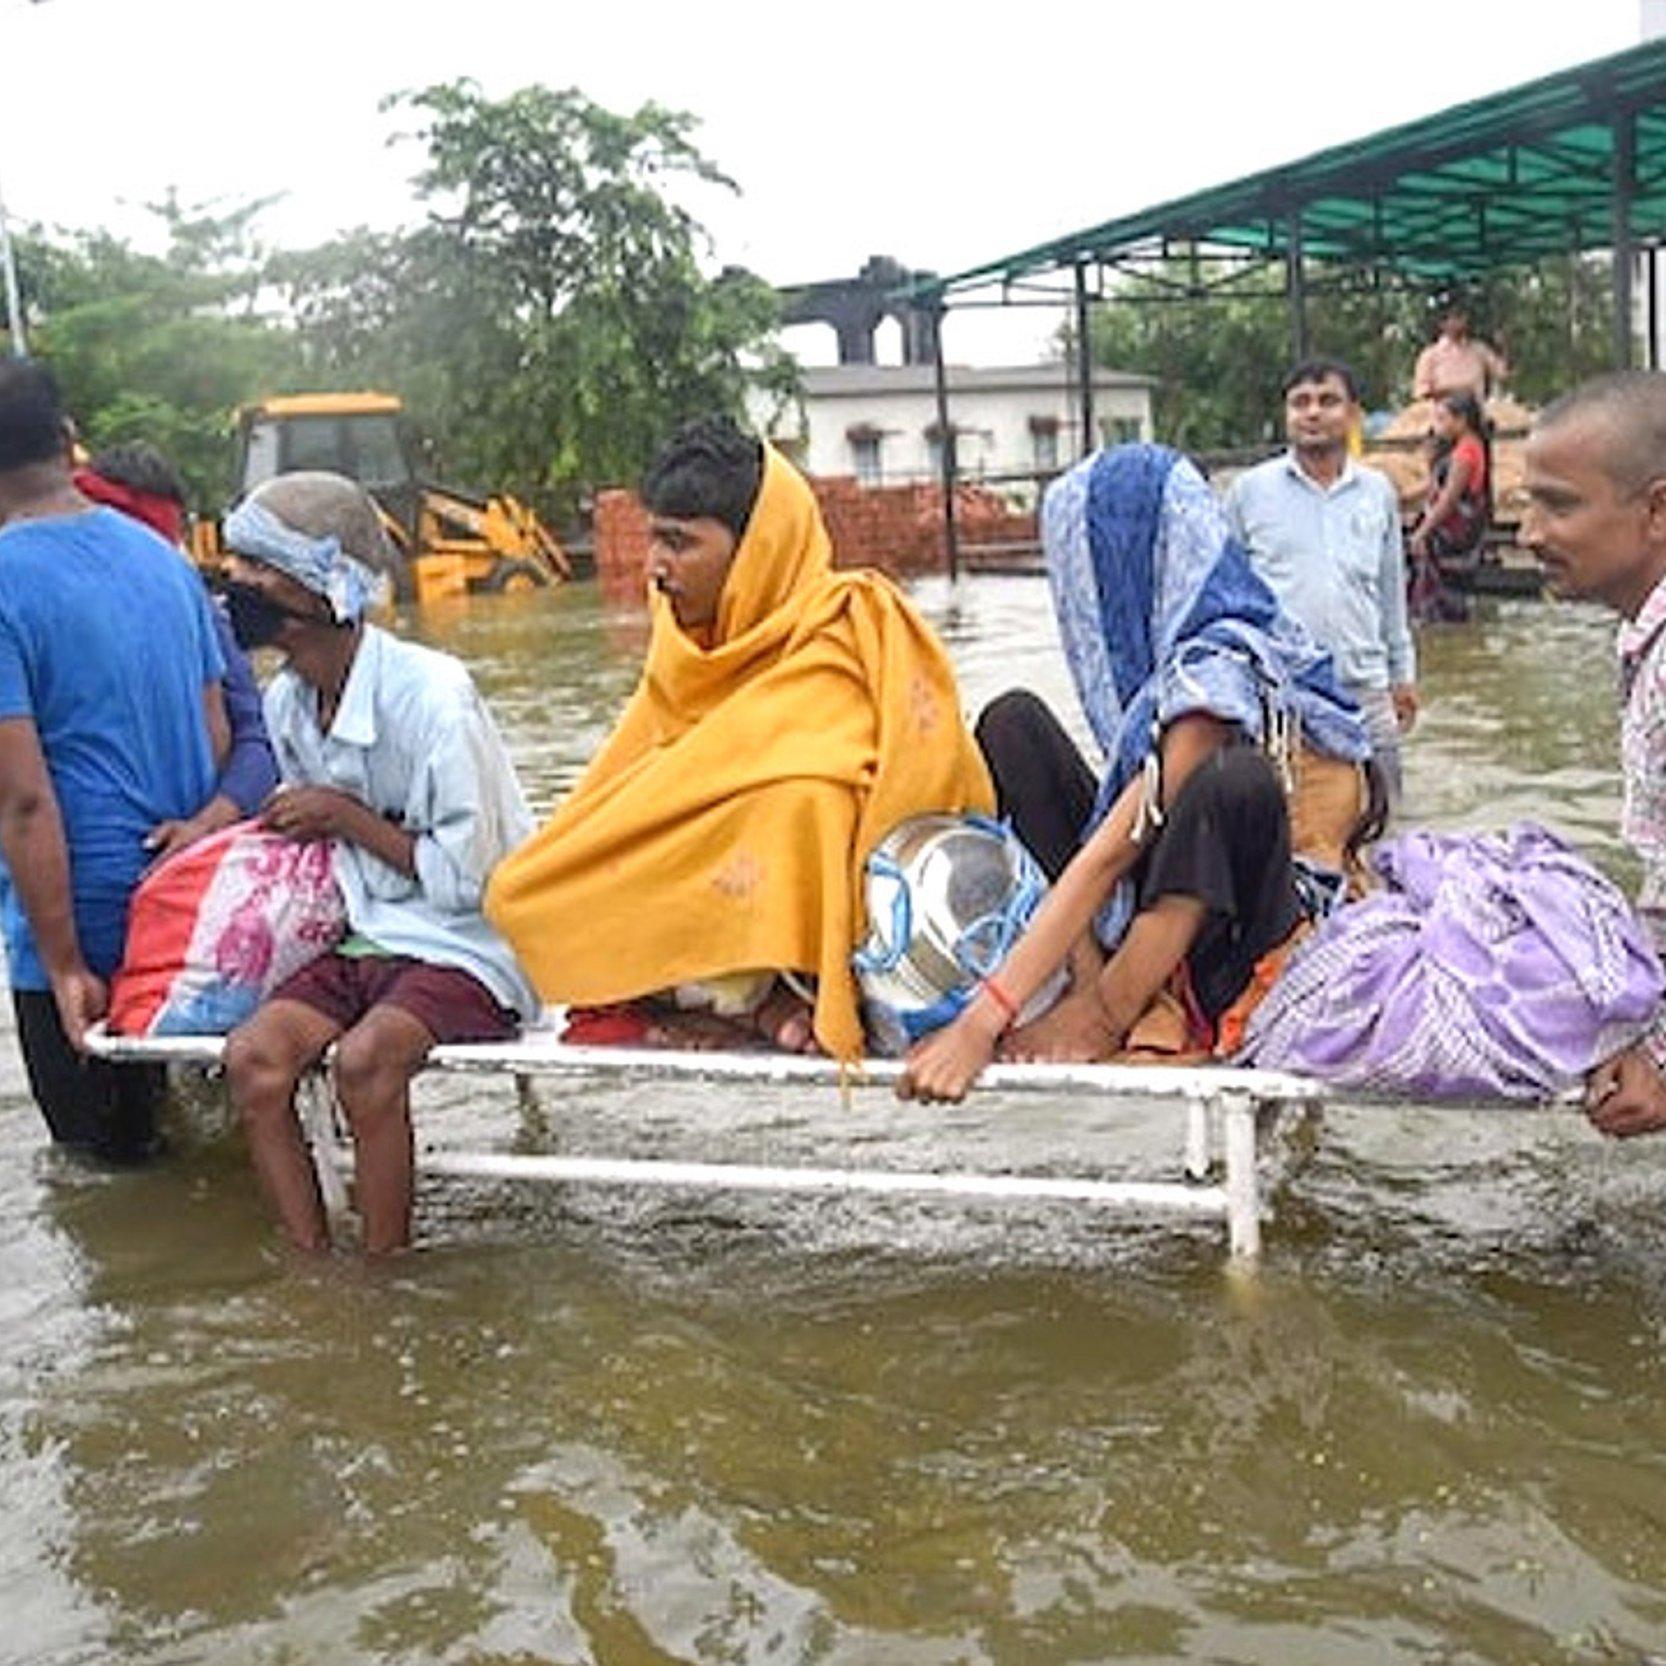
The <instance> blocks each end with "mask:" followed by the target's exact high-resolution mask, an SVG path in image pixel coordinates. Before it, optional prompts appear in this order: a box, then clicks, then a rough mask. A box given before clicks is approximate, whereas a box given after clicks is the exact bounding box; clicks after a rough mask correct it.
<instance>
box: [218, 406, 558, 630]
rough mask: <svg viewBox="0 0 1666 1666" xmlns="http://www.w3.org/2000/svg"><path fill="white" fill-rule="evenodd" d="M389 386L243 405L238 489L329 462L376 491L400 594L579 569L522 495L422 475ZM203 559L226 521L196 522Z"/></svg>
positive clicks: (474, 589) (521, 585)
mask: <svg viewBox="0 0 1666 1666" xmlns="http://www.w3.org/2000/svg"><path fill="white" fill-rule="evenodd" d="M403 409H404V406H403V403H402V402H401V400H400V399H399V397H398V396H397V395H396V394H391V393H302V394H289V395H285V396H284V397H282V398H277V399H263V400H261V401H260V402H259V403H258V404H255V405H247V406H245V407H244V408H243V411H242V412H241V415H240V422H239V429H240V441H241V444H240V448H239V460H238V471H237V495H238V497H242V496H243V495H244V494H245V493H246V492H249V491H252V490H253V489H254V488H255V487H256V486H258V485H260V484H261V482H262V481H266V480H270V479H271V478H272V476H273V475H275V474H294V473H296V472H298V471H299V470H301V469H329V470H331V471H332V472H334V473H336V474H345V475H347V476H348V477H349V478H350V479H353V480H357V481H358V482H359V484H360V485H361V486H363V487H364V488H365V490H366V491H368V492H369V493H370V494H371V496H372V497H374V498H375V499H376V502H377V504H378V505H379V506H380V508H381V511H382V520H383V523H384V525H385V526H386V527H387V530H388V535H389V537H390V539H391V541H392V543H393V545H394V548H395V550H396V551H397V552H398V555H399V563H398V565H397V567H396V569H395V571H394V573H393V580H394V590H395V594H396V595H397V596H398V597H399V598H400V599H402V600H415V601H418V602H428V601H434V600H436V599H438V598H440V597H443V596H461V595H467V594H470V593H476V594H477V593H480V592H486V591H503V590H522V589H531V588H533V587H535V586H538V585H544V584H555V583H559V582H560V581H561V580H562V579H566V578H571V577H572V565H571V563H570V562H569V561H568V559H567V555H566V552H565V551H564V550H563V549H562V548H561V545H560V544H559V543H558V542H557V541H556V539H555V536H554V534H553V533H551V532H550V530H549V529H548V527H546V526H545V525H544V523H543V522H542V521H541V520H539V518H538V517H537V515H536V514H534V513H533V511H532V510H531V509H529V508H528V507H527V506H526V505H525V504H524V503H521V502H520V501H518V500H517V499H515V498H512V497H507V496H499V497H478V496H475V495H474V494H473V493H469V492H461V491H458V490H456V489H455V488H454V487H450V486H436V485H432V484H430V483H429V482H427V481H424V480H422V479H420V478H419V477H418V475H417V472H416V470H415V468H414V467H413V466H412V462H411V456H410V451H409V448H408V446H407V445H406V440H405V433H404V429H403V426H402V424H401V422H400V414H401V412H402V411H403ZM192 547H193V550H194V552H195V554H196V556H197V559H198V561H199V562H201V563H203V564H204V565H209V566H212V565H216V564H217V563H218V561H219V559H220V556H221V553H222V550H221V544H220V529H219V527H218V526H216V525H213V524H211V523H206V522H205V523H199V524H198V526H197V528H196V531H195V534H194V538H193V546H192Z"/></svg>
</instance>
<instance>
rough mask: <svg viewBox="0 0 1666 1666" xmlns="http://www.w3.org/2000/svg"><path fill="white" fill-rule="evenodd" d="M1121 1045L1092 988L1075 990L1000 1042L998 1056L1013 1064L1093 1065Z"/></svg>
mask: <svg viewBox="0 0 1666 1666" xmlns="http://www.w3.org/2000/svg"><path fill="white" fill-rule="evenodd" d="M1121 1045H1122V1037H1121V1036H1119V1035H1118V1034H1117V1033H1116V1031H1115V1030H1113V1029H1112V1028H1111V1025H1110V1022H1109V1020H1108V1019H1107V1018H1106V1016H1105V1009H1104V1007H1103V1006H1101V1005H1100V1003H1099V997H1098V995H1097V994H1095V993H1094V991H1093V990H1092V989H1091V988H1089V989H1086V990H1072V991H1071V992H1070V993H1069V994H1068V995H1066V996H1065V997H1064V999H1063V1000H1061V1001H1059V1002H1058V1003H1057V1004H1056V1005H1054V1006H1052V1007H1050V1008H1049V1009H1048V1010H1047V1011H1046V1012H1044V1013H1043V1014H1042V1015H1041V1016H1040V1017H1039V1018H1038V1019H1036V1020H1035V1021H1034V1023H1030V1024H1023V1025H1020V1026H1019V1028H1018V1029H1016V1030H1013V1031H1011V1032H1010V1033H1009V1034H1008V1035H1007V1036H1006V1038H1005V1039H1004V1040H1003V1041H1002V1042H1001V1045H1000V1047H999V1048H998V1049H997V1053H996V1056H997V1057H998V1058H1002V1059H1006V1060H1008V1061H1009V1062H1011V1063H1020V1064H1036V1063H1040V1062H1043V1061H1045V1062H1047V1063H1050V1064H1093V1063H1096V1062H1098V1061H1099V1060H1102V1059H1108V1058H1109V1057H1110V1056H1111V1055H1112V1054H1113V1053H1114V1052H1115V1051H1116V1050H1117V1048H1118V1047H1120V1046H1121Z"/></svg>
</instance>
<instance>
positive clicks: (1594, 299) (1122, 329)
mask: <svg viewBox="0 0 1666 1666" xmlns="http://www.w3.org/2000/svg"><path fill="white" fill-rule="evenodd" d="M1224 272H1225V268H1224V267H1223V266H1222V265H1221V264H1220V263H1219V262H1209V261H1201V262H1199V263H1198V264H1197V265H1196V266H1194V265H1193V263H1192V262H1191V261H1190V260H1188V259H1186V258H1184V257H1175V258H1173V259H1171V260H1169V261H1167V262H1165V263H1164V266H1163V267H1162V269H1161V271H1160V274H1159V275H1160V277H1161V279H1162V281H1163V286H1164V287H1163V288H1161V289H1160V290H1159V289H1153V288H1152V286H1149V285H1145V284H1141V283H1137V282H1135V281H1131V280H1130V281H1126V282H1125V283H1124V285H1123V286H1122V287H1121V288H1120V289H1119V290H1118V291H1116V292H1115V293H1114V294H1113V297H1112V300H1111V302H1110V304H1108V305H1106V306H1102V307H1100V308H1099V309H1098V310H1097V312H1096V314H1095V316H1094V319H1093V324H1092V332H1093V356H1094V359H1095V362H1096V363H1098V364H1102V365H1109V366H1113V367H1115V368H1117V369H1120V370H1136V371H1142V372H1144V373H1145V374H1147V375H1150V376H1153V377H1155V378H1156V380H1157V387H1156V389H1155V390H1154V394H1153V417H1154V421H1155V424H1156V429H1157V432H1158V434H1159V435H1161V436H1162V438H1163V439H1165V440H1167V441H1169V442H1170V443H1172V444H1174V445H1177V446H1181V447H1183V448H1186V449H1190V450H1203V451H1207V450H1219V449H1223V448H1226V447H1232V446H1243V445H1251V444H1255V443H1258V442H1264V441H1271V440H1277V439H1279V438H1281V437H1282V434H1283V419H1282V408H1281V404H1280V400H1279V384H1280V382H1281V381H1282V379H1283V376H1284V372H1285V371H1286V370H1287V369H1288V367H1289V363H1290V313H1289V302H1288V300H1287V298H1286V296H1285V292H1284V274H1283V271H1282V269H1280V268H1276V267H1274V268H1264V269H1261V270H1259V271H1251V272H1246V273H1242V274H1241V275H1239V276H1238V277H1237V278H1236V279H1235V280H1234V281H1233V282H1232V283H1231V285H1230V288H1229V290H1222V291H1219V292H1217V293H1215V294H1213V295H1211V296H1208V297H1205V296H1202V295H1196V294H1188V293H1186V291H1187V288H1188V286H1189V285H1192V284H1194V283H1200V282H1201V283H1203V284H1207V283H1209V282H1210V281H1212V280H1219V279H1220V278H1222V277H1223V275H1224ZM1311 280H1312V281H1314V283H1315V289H1316V291H1317V292H1316V293H1313V294H1310V295H1309V297H1308V302H1307V319H1308V339H1309V342H1310V344H1311V350H1312V351H1313V352H1314V353H1315V354H1323V355H1326V356H1330V357H1335V358H1339V359H1343V360H1345V361H1346V362H1347V363H1348V364H1349V365H1351V366H1352V368H1353V370H1354V372H1355V374H1356V375H1357V376H1358V378H1359V381H1360V390H1361V398H1362V400H1363V401H1364V403H1365V405H1366V406H1367V408H1368V409H1381V408H1390V409H1392V408H1396V407H1398V406H1401V405H1403V404H1405V403H1406V402H1407V401H1408V400H1409V399H1410V397H1411V376H1412V367H1413V364H1414V363H1415V361H1416V358H1417V354H1418V351H1419V349H1420V348H1422V347H1423V346H1424V345H1425V343H1426V342H1427V341H1428V340H1430V339H1431V337H1432V334H1433V327H1434V320H1435V314H1436V312H1437V310H1438V304H1439V299H1438V297H1435V296H1432V295H1422V294H1417V293H1414V292H1411V291H1407V290H1404V289H1382V290H1378V289H1375V288H1373V287H1372V286H1371V285H1370V284H1369V283H1368V282H1366V281H1365V280H1364V279H1363V278H1359V279H1355V280H1353V281H1352V282H1350V280H1349V277H1348V275H1347V274H1345V273H1337V272H1328V271H1326V270H1325V269H1324V267H1323V266H1322V265H1321V264H1320V263H1318V262H1315V263H1313V266H1312V268H1311ZM1320 285H1323V286H1324V287H1323V288H1320ZM1612 293H1613V286H1612V277H1611V271H1610V266H1609V263H1608V261H1607V259H1606V257H1601V256H1597V257H1590V256H1573V257H1558V258H1555V259H1551V260H1547V261H1544V262H1542V263H1541V264H1540V265H1538V266H1534V267H1528V268H1525V269H1520V270H1512V271H1507V272H1500V273H1497V274H1494V275H1493V276H1491V277H1490V278H1489V279H1488V280H1487V281H1486V282H1485V283H1484V284H1483V285H1482V286H1481V287H1480V289H1479V292H1478V293H1477V294H1475V295H1473V296H1472V297H1470V298H1469V301H1468V304H1469V307H1470V313H1471V320H1472V323H1473V325H1474V327H1475V329H1476V331H1477V333H1478V334H1483V335H1486V336H1488V338H1489V339H1491V340H1493V341H1495V342H1496V343H1497V344H1498V345H1499V346H1501V347H1503V348H1504V349H1505V350H1506V351H1507V353H1508V355H1509V357H1510V360H1511V363H1512V367H1513V378H1512V383H1511V386H1512V388H1513V390H1514V391H1515V392H1516V394H1517V395H1518V396H1519V397H1520V398H1522V399H1523V400H1525V401H1526V402H1528V403H1530V404H1536V403H1540V402H1542V401H1543V400H1545V399H1547V398H1549V397H1551V396H1552V395H1553V394H1554V393H1556V392H1558V391H1560V390H1562V389H1564V388H1567V387H1570V386H1572V385H1573V383H1575V382H1577V381H1579V380H1581V379H1582V378H1583V377H1585V376H1589V375H1592V374H1594V373H1595V372H1597V371H1599V370H1603V369H1606V368H1608V365H1609V356H1610V353H1611V347H1610V324H1609V321H1608V320H1609V316H1610V309H1611V307H1612ZM1153 295H1157V296H1160V297H1161V298H1158V299H1152V298H1151V297H1152V296H1153ZM1119 302H1122V303H1127V304H1118V303H1119Z"/></svg>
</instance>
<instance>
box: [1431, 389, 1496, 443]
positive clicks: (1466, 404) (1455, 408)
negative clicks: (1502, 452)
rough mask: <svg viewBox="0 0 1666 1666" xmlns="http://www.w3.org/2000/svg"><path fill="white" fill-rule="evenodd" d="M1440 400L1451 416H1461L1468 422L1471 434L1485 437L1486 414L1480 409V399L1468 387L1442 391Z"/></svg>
mask: <svg viewBox="0 0 1666 1666" xmlns="http://www.w3.org/2000/svg"><path fill="white" fill-rule="evenodd" d="M1440 402H1441V404H1442V405H1444V406H1445V407H1446V408H1447V410H1449V411H1450V412H1451V413H1452V415H1453V416H1455V417H1462V418H1463V419H1464V421H1465V422H1467V423H1468V424H1469V431H1470V432H1471V433H1472V434H1479V435H1480V436H1481V438H1482V439H1485V438H1486V435H1487V418H1486V414H1485V412H1483V411H1482V409H1481V401H1480V400H1479V399H1477V398H1476V397H1475V395H1474V394H1473V393H1471V392H1470V391H1469V389H1468V388H1455V389H1454V390H1453V391H1452V392H1451V393H1443V394H1442V395H1441V396H1440Z"/></svg>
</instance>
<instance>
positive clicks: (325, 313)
mask: <svg viewBox="0 0 1666 1666" xmlns="http://www.w3.org/2000/svg"><path fill="white" fill-rule="evenodd" d="M391 102H392V104H393V105H394V107H397V108H400V109H402V110H405V111H407V112H409V113H411V114H413V115H415V116H416V117H417V119H418V126H417V131H416V133H415V134H414V135H413V137H415V139H416V140H417V141H418V142H420V143H421V144H422V145H423V146H424V147H425V149H426V154H427V161H426V165H425V166H424V167H423V168H422V170H421V171H420V172H419V173H418V174H417V176H416V178H415V180H414V181H413V184H414V186H415V189H416V192H417V195H418V198H419V200H420V201H422V202H423V203H424V204H425V205H426V207H427V216H426V219H425V221H424V223H423V224H422V225H420V226H419V227H417V228H416V229H415V230H413V231H410V232H407V233H403V234H400V235H396V236H391V237H390V236H381V235H378V234H375V233H371V232H367V231H358V232H355V233H352V234H351V235H349V236H347V237H344V238H340V239H337V240H336V241H335V242H333V243H330V244H327V245H325V246H324V247H323V248H320V249H315V250H312V251H310V252H308V253H306V254H302V255H297V256H292V257H289V258H287V259H286V260H284V261H283V262H281V263H280V264H279V265H278V266H277V267H276V268H275V269H274V270H275V274H276V275H277V276H278V277H279V278H280V279H281V280H282V282H283V283H284V284H285V286H286V288H287V292H288V294H289V297H290V300H291V303H292V306H293V308H294V312H295V315H296V317H297V319H298V321H299V326H300V332H301V338H302V343H303V348H304V351H305V353H306V355H307V360H308V363H309V366H310V367H311V368H312V369H313V371H314V374H315V377H316V379H317V380H318V381H319V383H320V384H321V385H333V386H348V385H353V386H378V387H387V388H391V389H392V390H394V391H396V392H399V393H401V394H402V395H403V396H404V397H405V400H406V403H407V408H408V410H409V413H410V415H411V418H412V421H413V423H414V424H415V425H416V427H417V428H418V430H419V432H420V433H421V434H422V435H423V437H424V438H425V439H426V441H427V442H428V449H429V450H430V452H431V453H432V454H433V455H435V456H437V457H439V458H441V459H443V464H444V467H445V468H446V469H447V470H448V471H451V472H453V473H455V474H456V475H457V476H459V477H460V478H461V479H462V480H464V481H465V483H481V482H489V483H490V484H491V485H492V486H494V487H502V488H507V489H509V490H511V491H514V492H516V493H517V494H519V495H522V496H525V497H529V498H531V499H532V500H533V501H535V502H538V503H540V504H543V505H545V506H548V507H555V508H570V507H572V505H573V504H574V503H575V501H576V500H577V498H578V496H579V495H580V493H581V492H582V490H583V489H584V488H586V487H589V486H593V485H600V484H607V483H611V482H618V481H626V480H633V479H634V478H635V477H636V476H637V475H638V474H639V473H640V472H641V470H642V468H643V467H644V465H645V464H646V462H647V461H648V459H649V458H650V457H651V455H652V453H653V451H654V449H655V447H656V446H657V444H658V443H659V441H660V440H661V439H662V438H663V437H664V435H665V434H666V433H667V432H668V431H669V429H670V428H671V427H672V426H673V425H675V424H676V423H677V422H678V421H680V420H682V419H683V418H685V417H688V416H692V415H696V414H699V413H702V412H705V411H710V410H714V409H715V410H728V411H731V412H733V413H735V414H737V415H738V414H739V413H740V409H741V403H742V398H743V394H744V390H745V386H746V382H747V379H748V377H749V375H761V376H762V377H763V378H764V380H765V381H766V383H767V384H768V385H769V386H771V387H772V388H774V389H775V390H777V392H778V393H782V394H790V392H791V390H792V388H793V386H794V385H795V383H794V375H793V370H792V366H791V362H790V360H788V359H787V358H786V357H785V355H784V354H782V353H781V351H780V349H779V348H778V347H776V346H775V345H774V343H773V340H772V332H773V329H774V326H775V323H776V319H777V310H776V303H775V297H774V295H773V293H772V291H770V290H769V288H768V287H767V286H766V285H764V284H763V283H762V282H761V281H760V280H758V279H756V278H754V277H752V276H750V275H749V274H746V273H743V272H735V271H726V272H724V273H722V274H720V275H719V276H717V277H715V278H708V277H706V276H705V275H704V274H703V273H702V271H701V269H700V263H699V257H700V255H701V254H702V253H703V252H704V242H705V240H704V234H703V233H702V232H701V230H700V227H699V225H698V224H697V222H696V221H695V220H694V218H693V217H692V215H691V214H690V213H689V211H688V210H687V209H686V208H685V207H683V206H682V204H681V203H680V202H679V200H678V193H679V192H681V191H683V190H685V189H687V188H689V187H691V186H704V187H715V188H718V189H724V190H732V189H733V188H734V187H733V185H732V184H731V182H730V181H729V180H727V179H726V178H725V177H724V176H723V175H722V174H721V173H720V172H719V171H718V170H717V169H716V167H715V166H714V165H713V164H712V163H711V162H709V161H708V160H707V159H706V158H705V157H704V156H702V155H701V153H700V152H699V151H698V150H697V149H696V148H695V146H694V144H693V142H692V139H691V137H690V135H691V133H692V131H693V127H694V121H693V118H692V117H690V116H687V115H683V114H680V113H678V112H675V111H669V110H665V109H663V108H661V107H660V106H658V105H656V104H646V105H644V106H643V107H642V108H641V109H640V110H638V111H637V112H636V113H635V114H634V115H630V116H621V115H617V114H614V113H613V112H610V111H608V110H604V109H602V108H601V107H600V106H599V105H596V104H593V103H592V102H591V101H590V100H588V99H587V98H585V97H584V95H583V94H582V93H579V92H578V91H576V90H573V89H568V90H566V91H561V92H557V91H553V90H551V89H549V88H546V87H528V88H525V89H523V90H522V91H520V92H517V93H514V94H512V95H511V96H510V97H508V98H505V99H501V100H491V99H488V98H486V97H485V96H484V95H483V94H482V93H481V92H480V90H479V89H478V88H477V87H475V86H474V85H473V84H472V83H469V82H466V81H459V82H454V83H451V84H449V85H444V86H437V87H430V88H428V89H426V90H425V91H422V92H417V93H412V94H405V95H401V96H400V97H399V98H397V99H395V100H393V101H391Z"/></svg>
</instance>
